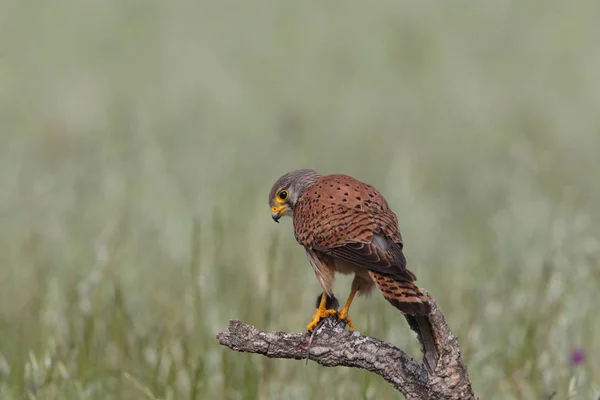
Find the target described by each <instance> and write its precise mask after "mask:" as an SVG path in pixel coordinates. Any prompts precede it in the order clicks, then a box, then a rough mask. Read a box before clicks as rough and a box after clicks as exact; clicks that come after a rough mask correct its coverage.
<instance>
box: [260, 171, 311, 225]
mask: <svg viewBox="0 0 600 400" xmlns="http://www.w3.org/2000/svg"><path fill="white" fill-rule="evenodd" d="M319 178H320V175H319V174H317V173H316V172H315V171H314V170H312V169H297V170H295V171H292V172H288V173H287V174H285V175H283V176H282V177H281V178H279V179H277V181H276V182H275V183H274V184H273V187H272V188H271V191H270V192H269V205H270V206H271V217H272V218H273V220H274V221H275V222H279V218H281V217H283V216H284V215H287V216H290V217H291V216H292V215H293V213H294V207H295V206H296V202H297V201H298V199H299V198H300V196H302V193H304V191H305V190H306V189H307V188H308V187H310V186H311V185H312V184H313V183H315V182H316V181H317V179H319Z"/></svg>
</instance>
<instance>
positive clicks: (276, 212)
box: [271, 204, 287, 223]
mask: <svg viewBox="0 0 600 400" xmlns="http://www.w3.org/2000/svg"><path fill="white" fill-rule="evenodd" d="M286 209H287V206H286V205H285V204H282V205H280V206H273V207H271V218H273V221H275V222H277V223H279V218H281V217H283V216H284V215H285V210H286Z"/></svg>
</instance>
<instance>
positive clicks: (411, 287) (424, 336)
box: [369, 270, 439, 372]
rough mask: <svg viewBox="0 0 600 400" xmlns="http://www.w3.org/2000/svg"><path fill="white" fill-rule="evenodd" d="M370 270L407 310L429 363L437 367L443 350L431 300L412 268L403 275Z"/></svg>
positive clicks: (388, 295) (393, 301)
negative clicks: (433, 323) (438, 342)
mask: <svg viewBox="0 0 600 400" xmlns="http://www.w3.org/2000/svg"><path fill="white" fill-rule="evenodd" d="M369 274H370V275H371V278H372V279H373V280H374V281H375V283H376V284H377V287H378V288H379V290H380V291H381V293H382V294H383V297H384V298H385V299H386V300H387V301H389V302H390V303H391V304H392V305H393V306H394V307H396V308H397V309H398V310H400V312H401V313H403V314H404V316H405V317H406V320H407V321H408V324H409V325H410V328H411V329H412V330H413V331H415V332H416V333H417V336H418V338H419V341H420V342H421V347H422V349H421V350H422V352H423V360H424V362H425V365H426V366H427V369H428V370H429V371H430V372H432V371H434V370H435V367H436V365H437V361H438V357H439V354H438V351H437V347H436V340H435V334H434V332H433V329H432V326H431V321H430V319H429V314H430V313H431V304H430V303H429V301H428V298H427V296H425V295H424V294H423V293H422V292H421V291H420V290H419V288H418V287H417V286H416V285H415V283H414V281H415V277H414V275H413V274H412V273H410V272H409V271H408V270H406V274H405V275H403V276H393V275H386V274H382V273H379V272H375V271H369Z"/></svg>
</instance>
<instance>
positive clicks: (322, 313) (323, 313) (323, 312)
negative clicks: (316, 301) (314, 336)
mask: <svg viewBox="0 0 600 400" xmlns="http://www.w3.org/2000/svg"><path fill="white" fill-rule="evenodd" d="M336 314H337V310H334V309H325V308H322V309H321V308H317V312H316V313H315V315H314V317H313V319H312V321H310V324H308V325H307V326H306V329H307V330H308V331H309V332H310V331H312V330H313V329H315V328H316V327H317V325H319V322H321V320H322V319H323V318H327V317H328V316H329V315H336Z"/></svg>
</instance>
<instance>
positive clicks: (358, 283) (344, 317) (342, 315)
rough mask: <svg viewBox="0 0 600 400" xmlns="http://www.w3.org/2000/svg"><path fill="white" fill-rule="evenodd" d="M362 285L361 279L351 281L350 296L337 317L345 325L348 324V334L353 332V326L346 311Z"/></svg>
mask: <svg viewBox="0 0 600 400" xmlns="http://www.w3.org/2000/svg"><path fill="white" fill-rule="evenodd" d="M362 283H363V282H362V280H361V279H359V278H357V277H355V278H354V280H353V281H352V288H351V289H350V294H349V295H348V300H346V304H344V307H342V309H341V310H340V312H339V313H338V315H337V316H338V318H339V319H340V320H342V321H346V323H347V324H348V330H350V332H353V331H354V324H353V323H352V320H351V319H350V317H349V316H348V310H349V309H350V304H352V300H354V296H356V293H357V292H358V291H359V290H360V287H361V285H362Z"/></svg>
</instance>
